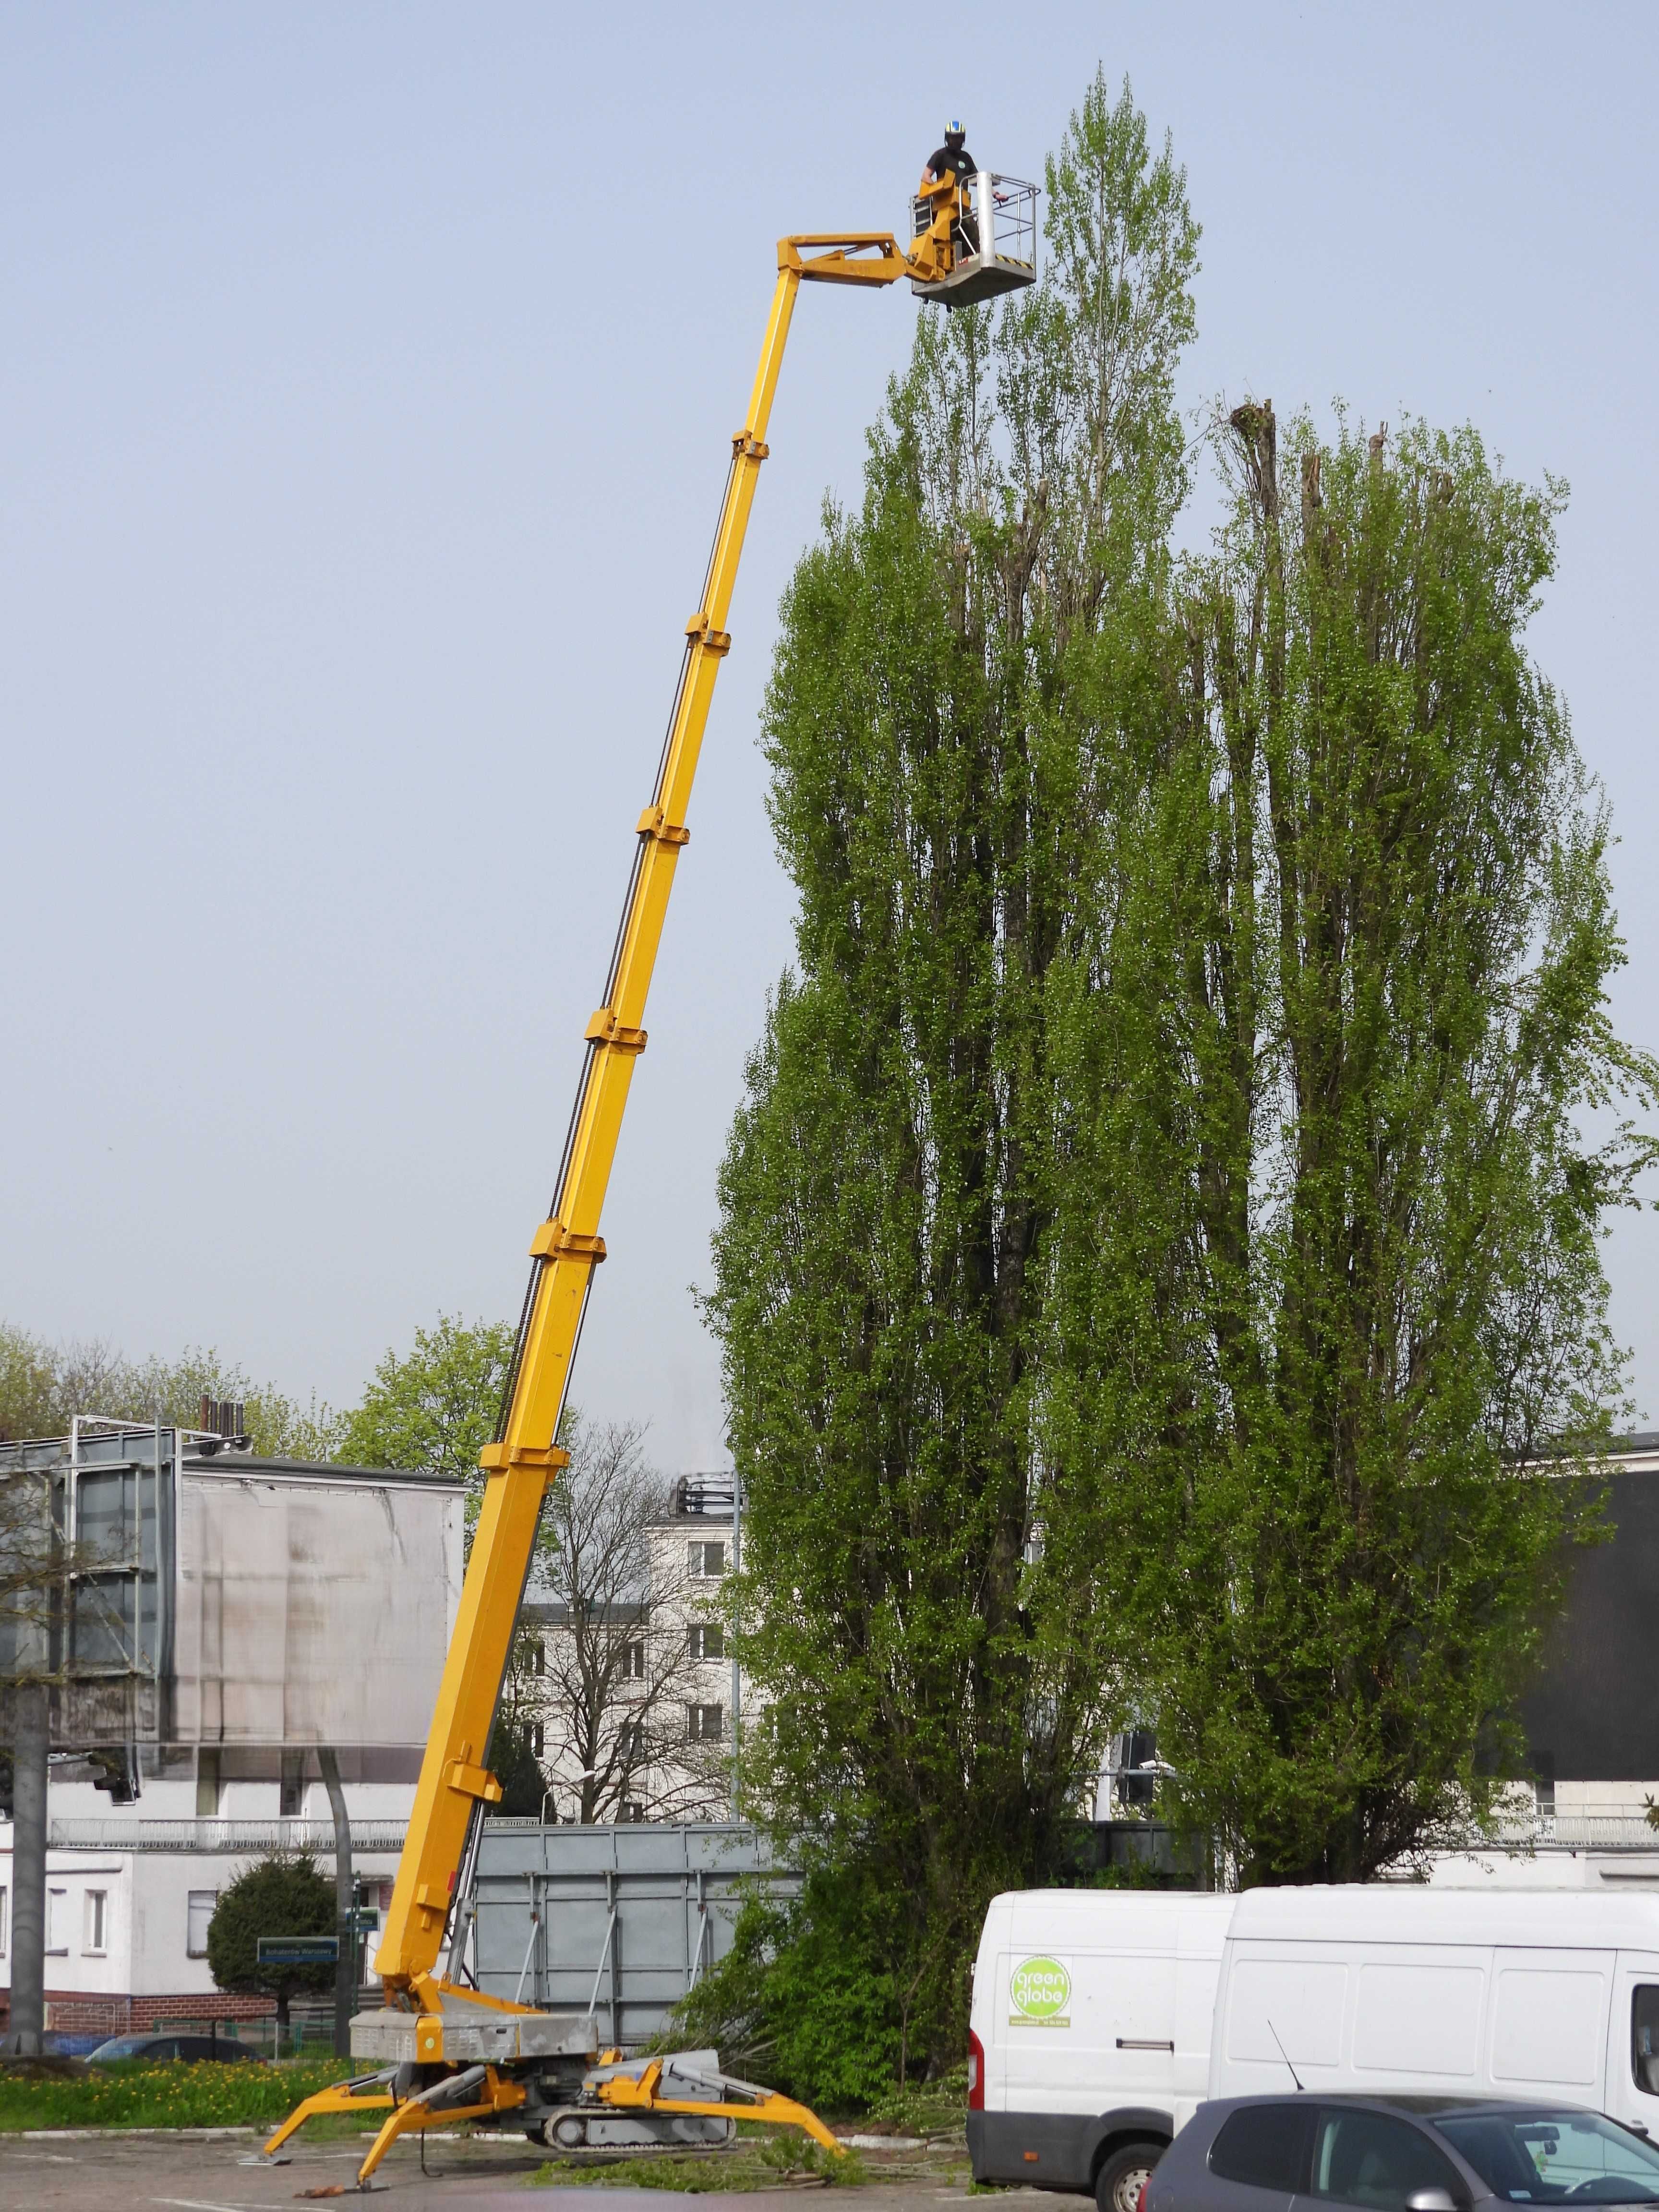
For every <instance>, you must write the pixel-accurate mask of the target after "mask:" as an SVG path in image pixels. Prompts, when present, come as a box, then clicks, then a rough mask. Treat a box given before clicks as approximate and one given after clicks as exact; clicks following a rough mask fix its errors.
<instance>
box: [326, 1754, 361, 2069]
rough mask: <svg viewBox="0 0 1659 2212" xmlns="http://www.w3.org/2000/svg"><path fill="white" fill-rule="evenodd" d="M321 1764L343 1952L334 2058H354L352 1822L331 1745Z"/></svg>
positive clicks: (337, 1971)
mask: <svg viewBox="0 0 1659 2212" xmlns="http://www.w3.org/2000/svg"><path fill="white" fill-rule="evenodd" d="M317 1765H318V1766H319V1769H320V1770H321V1772H322V1778H323V1787H324V1788H325V1790H327V1791H328V1809H329V1811H330V1812H331V1814H333V1815H334V1920H335V1928H336V1932H337V1935H338V1936H339V1941H340V1952H339V1956H338V1958H337V1960H335V1962H334V2056H335V2057H337V2058H349V2057H350V2056H351V2015H352V2014H353V2013H354V2012H355V2011H356V2008H357V1946H356V1895H355V1893H354V1892H353V1888H352V1881H351V1819H350V1815H349V1814H348V1813H347V1811H346V1801H345V1791H344V1790H343V1789H342V1788H341V1787H340V1762H339V1759H337V1756H336V1755H335V1753H334V1749H333V1747H332V1746H331V1745H330V1744H325V1743H321V1744H319V1745H318V1747H317Z"/></svg>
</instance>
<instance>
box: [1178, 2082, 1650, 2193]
mask: <svg viewBox="0 0 1659 2212" xmlns="http://www.w3.org/2000/svg"><path fill="white" fill-rule="evenodd" d="M1292 2198H1294V2199H1295V2200H1296V2201H1297V2205H1298V2206H1301V2205H1304V2204H1309V2203H1324V2204H1339V2205H1354V2206H1359V2207H1363V2208H1364V2212H1479V2208H1483V2207H1487V2206H1496V2205H1499V2204H1556V2203H1565V2202H1567V2201H1569V2200H1571V2202H1572V2203H1575V2204H1585V2205H1589V2204H1652V2203H1659V2148H1655V2146H1654V2145H1653V2144H1652V2143H1651V2142H1649V2141H1648V2140H1647V2138H1646V2137H1645V2136H1644V2135H1642V2134H1640V2133H1638V2130H1635V2129H1634V2128H1632V2127H1628V2126H1626V2125H1624V2124H1621V2123H1620V2122H1619V2121H1617V2120H1610V2119H1608V2118H1606V2117H1605V2115H1603V2114H1602V2113H1601V2112H1589V2111H1588V2110H1586V2109H1585V2108H1584V2107H1583V2106H1575V2105H1557V2104H1553V2103H1551V2104H1537V2105H1534V2104H1521V2103H1511V2102H1510V2101H1508V2100H1499V2099H1496V2098H1452V2097H1427V2096H1424V2097H1418V2096H1399V2097H1352V2096H1334V2097H1326V2096H1316V2095H1313V2094H1304V2095H1300V2096H1289V2097H1221V2098H1217V2099H1216V2100H1214V2101H1213V2102H1212V2103H1209V2104H1205V2105H1200V2106H1199V2108H1198V2111H1197V2112H1195V2113H1194V2116H1193V2118H1191V2120H1189V2121H1188V2124H1187V2125H1186V2126H1185V2127H1184V2128H1183V2129H1182V2130H1181V2133H1180V2134H1179V2135H1178V2136H1176V2139H1175V2141H1174V2142H1173V2143H1172V2144H1171V2145H1170V2148H1169V2149H1168V2150H1167V2151H1165V2153H1164V2156H1163V2158H1162V2160H1160V2161H1159V2163H1158V2166H1157V2168H1156V2170H1155V2171H1154V2172H1153V2173H1152V2179H1150V2181H1149V2182H1148V2183H1147V2185H1146V2196H1145V2199H1144V2203H1145V2207H1146V2212H1291V2200H1292Z"/></svg>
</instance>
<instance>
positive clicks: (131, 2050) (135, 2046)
mask: <svg viewBox="0 0 1659 2212" xmlns="http://www.w3.org/2000/svg"><path fill="white" fill-rule="evenodd" d="M151 2040H152V2038H151V2037H149V2036H148V2035H112V2036H111V2038H110V2039H109V2041H108V2042H107V2043H100V2045H99V2046H98V2048H97V2049H96V2051H89V2052H88V2054H87V2055H88V2057H91V2058H131V2057H135V2056H136V2055H137V2052H139V2051H142V2050H143V2047H144V2045H146V2044H147V2043H149V2042H150V2041H151Z"/></svg>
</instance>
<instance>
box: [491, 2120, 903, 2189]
mask: <svg viewBox="0 0 1659 2212" xmlns="http://www.w3.org/2000/svg"><path fill="white" fill-rule="evenodd" d="M742 2125H743V2124H742V2123H741V2122H740V2123H739V2128H740V2130H741V2128H742ZM869 2179H870V2176H869V2174H868V2172H866V2168H865V2165H864V2161H863V2160H862V2159H860V2156H859V2154H858V2153H857V2152H856V2151H848V2152H846V2153H845V2154H843V2155H842V2156H841V2157H839V2158H837V2157H836V2156H835V2155H834V2154H833V2153H831V2152H829V2151H827V2150H825V2149H824V2148H823V2145H822V2144H821V2143H816V2142H813V2141H812V2138H811V2136H804V2135H799V2134H797V2133H796V2132H795V2131H794V2130H793V2129H789V2128H783V2129H780V2130H778V2132H777V2133H776V2134H775V2135H769V2136H748V2137H747V2138H746V2139H744V2141H742V2142H740V2144H739V2146H738V2149H737V2150H736V2151H735V2152H734V2151H729V2150H725V2151H707V2150H697V2151H684V2152H680V2153H678V2154H676V2153H673V2152H669V2153H667V2154H664V2153H663V2152H660V2151H653V2152H651V2153H650V2154H648V2155H647V2156H646V2157H644V2158H608V2159H605V2160H604V2161H603V2162H599V2161H596V2160H594V2159H593V2158H592V2156H586V2155H585V2156H583V2157H580V2158H560V2159H550V2160H548V2162H547V2164H546V2165H544V2166H538V2167H537V2169H536V2171H535V2172H534V2173H533V2174H532V2176H531V2177H530V2180H531V2186H532V2188H538V2189H568V2188H570V2187H572V2186H573V2185H574V2186H580V2185H583V2184H586V2185H588V2186H590V2187H592V2188H597V2189H671V2190H674V2191H677V2192H678V2193H680V2194H682V2195H684V2196H688V2197H708V2196H715V2195H718V2196H722V2197H723V2196H726V2195H728V2194H736V2195H743V2196H748V2195H750V2194H752V2193H753V2192H754V2191H757V2190H762V2189H776V2188H777V2187H778V2186H779V2185H780V2183H782V2182H787V2181H791V2180H793V2181H794V2182H795V2183H796V2184H797V2185H799V2184H800V2183H801V2182H803V2181H820V2182H823V2183H826V2184H827V2185H829V2187H830V2188H832V2189H860V2188H862V2187H864V2185H866V2183H867V2182H868V2181H869Z"/></svg>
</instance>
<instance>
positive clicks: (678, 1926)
mask: <svg viewBox="0 0 1659 2212" xmlns="http://www.w3.org/2000/svg"><path fill="white" fill-rule="evenodd" d="M753 1877H758V1878H762V1879H763V1880H764V1881H766V1883H767V1884H768V1886H769V1887H771V1888H772V1889H774V1890H775V1891H777V1892H781V1893H783V1894H785V1895H790V1894H793V1893H794V1891H795V1890H796V1889H797V1888H799V1881H798V1879H797V1877H796V1876H795V1875H793V1874H791V1873H790V1872H789V1871H788V1870H787V1869H782V1868H780V1867H778V1866H777V1865H776V1864H775V1862H774V1860H773V1857H772V1855H771V1851H770V1849H769V1846H768V1844H766V1843H765V1841H764V1839H763V1838H759V1837H757V1835H756V1833H755V1832H754V1830H753V1829H752V1828H746V1827H739V1826H666V1825H665V1826H650V1825H641V1826H622V1827H602V1828H574V1827H569V1828H565V1827H543V1826H539V1825H538V1823H536V1822H533V1821H526V1820H486V1821H485V1823H484V1828H483V1840H482V1842H481V1844H480V1845H479V1850H478V1863H477V1874H476V1875H475V1877H474V1882H473V1891H472V1911H473V1916H474V1918H473V1942H474V1953H475V1957H476V1960H477V1976H478V1984H479V1987H480V1988H481V1989H483V1990H485V1991H486V1992H487V1993H488V1994H489V1995H490V1996H502V1997H512V1996H515V1995H518V1994H520V1988H522V1996H523V1997H524V1999H525V2001H526V2002H532V2003H535V2004H538V2005H545V2006H547V2007H549V2008H551V2009H553V2010H555V2011H559V2012H563V2011H573V2012H586V2011H587V2009H588V2008H589V2006H590V2004H591V2005H592V2006H593V2008H594V2010H595V2013H596V2015H597V2025H598V2031H599V2040H600V2041H601V2042H606V2041H609V2042H616V2043H625V2044H638V2043H642V2042H644V2041H645V2040H646V2039H647V2038H649V2037H650V2036H652V2035H653V2034H654V2033H656V2031H657V2030H658V2029H659V2027H661V2026H662V2025H663V2022H664V2021H665V2019H666V2018H667V2015H668V2012H669V2009H670V2008H671V2006H672V2005H674V2004H675V2003H676V2002H678V2000H679V1999H680V1998H681V1997H682V1996H684V1995H685V1993H686V1991H687V1990H689V1989H690V1986H691V1984H692V1983H693V1981H694V1980H695V1979H700V1978H702V1975H703V1974H704V1973H706V1972H707V1971H708V1967H709V1966H711V1965H712V1964H714V1962H716V1961H717V1960H720V1959H723V1958H724V1957H725V1956H726V1953H727V1952H728V1951H729V1950H730V1949H731V1948H732V1928H733V1926H734V1925H735V1923H736V1921H737V1917H738V1906H739V1905H740V1903H741V1901H742V1900H741V1896H740V1893H739V1889H740V1885H741V1884H742V1883H743V1882H744V1881H745V1879H747V1878H753ZM532 1912H533V1913H534V1914H535V1915H536V1916H537V1917H536V1918H534V1919H532ZM526 1960H528V1966H526ZM596 1984H597V1988H596Z"/></svg>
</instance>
